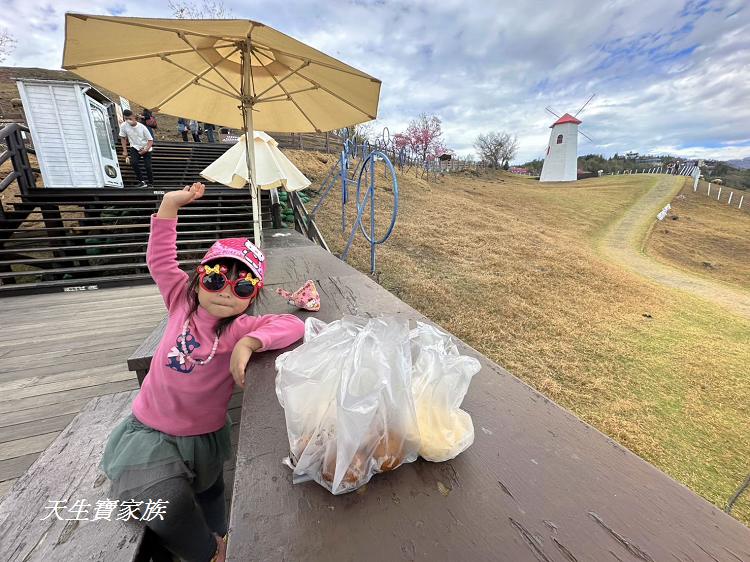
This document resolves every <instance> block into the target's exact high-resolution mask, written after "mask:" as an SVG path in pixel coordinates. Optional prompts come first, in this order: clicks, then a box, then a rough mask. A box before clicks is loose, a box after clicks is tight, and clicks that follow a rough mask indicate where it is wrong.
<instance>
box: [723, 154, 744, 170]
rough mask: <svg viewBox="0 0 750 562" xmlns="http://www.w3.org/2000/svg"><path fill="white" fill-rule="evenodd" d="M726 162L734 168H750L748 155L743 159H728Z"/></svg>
mask: <svg viewBox="0 0 750 562" xmlns="http://www.w3.org/2000/svg"><path fill="white" fill-rule="evenodd" d="M725 163H726V164H727V165H728V166H732V168H739V169H740V170H748V169H750V156H748V157H747V158H743V159H742V160H727V161H726V162H725Z"/></svg>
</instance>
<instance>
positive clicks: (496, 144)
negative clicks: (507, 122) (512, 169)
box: [474, 131, 518, 169]
mask: <svg viewBox="0 0 750 562" xmlns="http://www.w3.org/2000/svg"><path fill="white" fill-rule="evenodd" d="M474 148H476V149H477V152H478V153H479V157H480V158H481V159H482V160H483V161H484V162H487V163H488V164H489V165H490V166H492V167H493V168H498V167H500V166H502V167H503V168H506V169H507V166H508V165H509V163H510V161H511V160H512V159H513V158H515V156H516V152H518V139H517V138H516V137H515V136H513V137H511V136H510V135H509V134H508V133H505V132H502V133H501V132H499V131H490V132H489V133H482V134H480V135H479V136H478V137H477V139H476V141H474Z"/></svg>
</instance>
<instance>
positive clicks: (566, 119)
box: [550, 113, 581, 128]
mask: <svg viewBox="0 0 750 562" xmlns="http://www.w3.org/2000/svg"><path fill="white" fill-rule="evenodd" d="M563 123H575V124H576V125H578V124H580V123H581V121H580V120H579V119H576V118H575V117H573V116H572V115H571V114H570V113H566V114H565V115H563V116H562V117H560V119H558V120H557V121H555V122H554V123H552V125H550V128H552V127H554V126H555V125H562V124H563Z"/></svg>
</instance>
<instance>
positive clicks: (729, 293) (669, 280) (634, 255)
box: [598, 176, 750, 318]
mask: <svg viewBox="0 0 750 562" xmlns="http://www.w3.org/2000/svg"><path fill="white" fill-rule="evenodd" d="M684 181H685V177H684V176H662V177H660V178H658V179H657V181H656V183H655V184H654V187H652V188H651V189H650V190H649V191H648V192H647V193H645V194H644V195H643V196H642V197H641V198H640V199H638V200H637V201H636V202H635V203H634V204H633V206H632V207H630V208H629V209H628V210H627V211H625V214H624V215H622V216H621V217H620V218H619V219H618V220H616V221H615V222H614V223H613V224H612V226H611V227H610V228H609V230H608V231H607V232H606V233H605V234H604V236H603V237H602V239H601V240H600V242H599V245H598V247H599V251H600V252H601V253H602V254H604V255H605V256H607V257H608V258H610V259H611V260H613V261H615V262H617V263H619V264H621V265H623V266H625V267H626V268H628V269H631V270H632V271H634V272H635V273H637V274H639V275H642V276H643V277H647V278H649V279H651V280H653V281H656V282H657V283H660V284H662V285H665V286H667V287H672V288H674V289H681V290H684V291H688V292H690V293H692V294H694V295H696V296H699V297H701V298H704V299H706V300H709V301H711V302H714V303H717V304H719V305H721V306H723V307H725V308H727V309H729V310H730V311H731V312H734V313H735V314H738V315H740V316H744V317H745V318H750V293H747V292H743V291H741V290H739V289H735V288H732V287H728V286H727V285H724V284H723V283H720V282H718V281H712V280H710V279H705V278H702V277H698V276H697V275H692V274H691V273H688V272H685V271H682V270H679V269H676V268H674V267H671V266H669V265H666V264H663V263H660V262H658V261H656V260H655V259H653V258H652V257H651V256H648V255H646V254H645V253H644V251H643V247H644V245H645V241H646V238H647V237H648V234H649V231H650V228H651V227H652V226H653V224H654V222H656V214H657V213H658V212H659V211H661V209H662V208H663V207H664V205H666V204H667V203H669V202H670V201H671V200H672V199H673V198H674V197H675V196H676V195H677V193H679V191H680V189H681V188H682V186H683V185H684Z"/></svg>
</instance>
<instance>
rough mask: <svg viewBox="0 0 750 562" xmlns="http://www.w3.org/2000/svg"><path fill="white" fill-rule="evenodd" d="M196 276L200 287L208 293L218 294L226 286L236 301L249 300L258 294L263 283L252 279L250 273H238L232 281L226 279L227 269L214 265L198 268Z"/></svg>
mask: <svg viewBox="0 0 750 562" xmlns="http://www.w3.org/2000/svg"><path fill="white" fill-rule="evenodd" d="M198 276H199V278H200V284H201V287H203V288H204V289H205V290H206V291H208V292H210V293H218V292H220V291H222V290H224V287H226V285H227V284H229V286H230V287H231V288H232V292H233V293H234V296H236V297H237V298H238V299H250V298H253V297H254V296H255V295H257V294H258V290H259V289H260V288H261V287H262V286H263V281H261V280H259V279H257V278H255V277H253V275H252V274H251V273H247V272H245V271H240V275H239V277H237V279H234V280H230V279H228V278H227V268H226V267H225V266H223V265H219V264H216V265H215V266H213V267H209V266H207V265H200V266H198Z"/></svg>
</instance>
